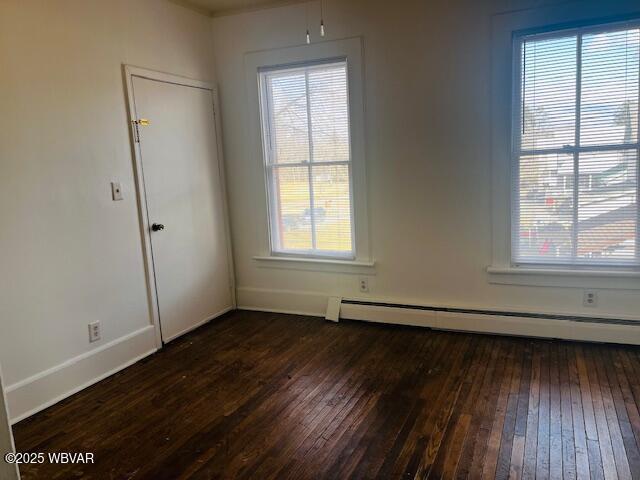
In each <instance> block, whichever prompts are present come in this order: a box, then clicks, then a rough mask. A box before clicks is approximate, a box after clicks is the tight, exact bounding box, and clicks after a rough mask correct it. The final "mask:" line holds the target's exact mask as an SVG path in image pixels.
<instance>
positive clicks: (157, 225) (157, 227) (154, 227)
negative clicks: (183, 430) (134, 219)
mask: <svg viewBox="0 0 640 480" xmlns="http://www.w3.org/2000/svg"><path fill="white" fill-rule="evenodd" d="M151 230H153V231H154V232H158V231H160V230H164V225H162V224H161V223H154V224H153V225H151Z"/></svg>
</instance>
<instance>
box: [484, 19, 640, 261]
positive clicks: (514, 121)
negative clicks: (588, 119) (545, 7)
mask: <svg viewBox="0 0 640 480" xmlns="http://www.w3.org/2000/svg"><path fill="white" fill-rule="evenodd" d="M624 27H629V28H640V18H632V19H624V20H615V21H611V20H605V21H600V22H598V21H595V22H592V23H589V24H587V25H583V26H575V25H574V26H569V27H564V28H563V27H561V26H559V27H555V28H553V29H550V28H549V27H547V28H545V29H543V30H542V31H535V30H533V31H532V30H528V31H516V32H514V33H513V43H512V49H513V50H512V71H513V77H512V107H511V110H512V115H511V172H512V176H511V199H510V202H509V204H510V210H511V215H510V220H511V245H510V263H511V267H512V268H525V269H536V268H544V269H553V268H557V269H558V270H560V271H563V270H572V269H573V270H575V271H577V272H580V274H582V272H583V271H584V269H585V268H586V269H593V270H597V271H606V270H609V271H615V270H621V271H625V270H631V271H634V270H638V269H640V264H638V261H639V259H640V213H638V214H637V216H638V218H636V238H635V252H636V255H635V258H634V261H633V262H624V261H615V260H614V261H607V260H602V261H593V260H592V261H587V260H582V261H581V259H580V258H578V257H577V256H576V252H575V250H576V248H577V243H578V237H577V235H578V232H577V230H576V229H575V225H576V223H577V218H576V217H577V215H578V208H577V205H578V204H579V186H578V185H579V183H578V182H576V180H578V175H579V154H580V153H591V152H598V151H607V152H610V151H622V150H628V151H633V150H635V151H636V159H637V160H636V161H637V165H636V177H637V178H636V206H637V211H638V212H640V207H638V199H639V198H640V177H639V175H640V122H638V127H637V129H638V131H637V132H636V134H637V141H636V142H635V143H628V144H624V143H618V144H598V145H589V146H582V145H580V126H581V113H582V110H581V86H582V38H583V37H584V35H585V34H589V33H595V32H597V33H602V32H614V31H618V30H621V29H624ZM572 36H576V42H577V43H576V51H577V58H576V92H575V95H576V103H575V109H576V111H575V116H576V118H575V137H574V142H573V145H564V146H563V147H561V148H546V149H533V150H523V149H522V145H521V140H522V135H521V133H520V132H521V129H522V82H521V75H522V71H521V61H520V59H521V58H522V46H523V44H524V42H525V41H526V40H527V39H529V38H532V37H533V38H536V39H540V38H542V39H553V38H564V37H572ZM639 97H640V96H639ZM639 105H640V101H639ZM638 108H639V115H638V118H640V106H639V107H638ZM537 154H567V155H571V156H573V164H574V188H573V225H574V228H573V229H572V232H571V238H572V245H573V250H574V252H573V254H572V258H571V259H570V260H559V261H557V262H554V261H551V259H549V261H547V262H545V261H535V260H534V259H531V260H530V261H527V260H526V259H518V258H517V256H518V252H517V248H518V245H519V241H518V232H517V231H516V229H515V228H513V226H514V225H518V217H519V207H520V202H519V189H518V187H519V180H520V179H519V168H520V158H521V157H522V156H526V155H537ZM493 270H494V271H497V269H495V268H494V269H493ZM536 273H537V272H536Z"/></svg>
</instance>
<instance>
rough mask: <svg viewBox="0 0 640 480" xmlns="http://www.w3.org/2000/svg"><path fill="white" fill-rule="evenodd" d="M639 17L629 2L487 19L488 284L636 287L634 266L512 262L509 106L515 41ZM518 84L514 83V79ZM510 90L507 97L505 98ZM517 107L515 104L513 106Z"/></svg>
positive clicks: (639, 275) (588, 2) (639, 281)
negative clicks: (489, 80) (488, 126)
mask: <svg viewBox="0 0 640 480" xmlns="http://www.w3.org/2000/svg"><path fill="white" fill-rule="evenodd" d="M636 19H640V6H639V5H638V4H637V2H636V1H634V0H621V1H620V2H616V3H615V4H611V3H609V2H600V1H598V0H584V1H582V2H574V3H568V4H563V5H551V6H546V7H540V8H534V9H528V10H521V11H516V12H505V13H500V14H497V15H494V16H493V17H492V32H491V33H492V35H491V41H492V46H491V49H492V52H491V53H492V55H491V56H492V62H491V214H492V215H491V217H492V218H491V263H490V265H489V266H488V267H487V273H488V280H489V282H490V283H495V284H505V285H532V286H550V287H569V288H576V287H577V288H610V289H640V270H639V269H638V268H636V267H627V266H625V267H617V266H614V267H612V266H609V265H607V266H602V267H600V266H597V265H576V264H570V265H567V264H560V265H555V264H553V265H539V264H536V265H532V264H526V265H524V264H515V263H514V262H513V261H512V258H513V255H512V228H511V225H512V222H513V217H512V214H513V208H512V201H513V198H514V197H513V191H512V190H513V188H512V186H513V185H514V183H513V178H514V174H515V173H516V171H515V169H514V168H513V163H514V162H513V151H514V148H513V146H514V139H513V135H514V130H513V125H514V118H513V117H514V111H516V110H517V109H515V108H514V102H517V101H518V99H517V97H518V93H517V91H518V90H519V88H517V85H518V84H515V85H514V70H515V69H519V62H520V59H519V57H515V56H514V43H515V40H516V38H517V37H519V36H523V35H527V34H535V33H543V32H545V31H546V32H552V31H557V30H562V29H564V30H565V32H566V30H567V29H570V28H582V27H586V26H590V25H602V24H605V23H613V22H622V21H633V20H636ZM518 83H519V79H518ZM505 92H511V94H505ZM515 105H517V103H515Z"/></svg>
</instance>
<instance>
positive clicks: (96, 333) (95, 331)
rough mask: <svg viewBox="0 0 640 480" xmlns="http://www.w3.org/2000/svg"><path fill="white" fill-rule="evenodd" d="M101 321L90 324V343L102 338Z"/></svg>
mask: <svg viewBox="0 0 640 480" xmlns="http://www.w3.org/2000/svg"><path fill="white" fill-rule="evenodd" d="M100 335H101V332H100V321H97V322H93V323H90V324H89V343H93V342H97V341H98V340H100Z"/></svg>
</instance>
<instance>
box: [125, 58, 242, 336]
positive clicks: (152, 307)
mask: <svg viewBox="0 0 640 480" xmlns="http://www.w3.org/2000/svg"><path fill="white" fill-rule="evenodd" d="M122 71H123V76H124V83H125V94H126V99H127V102H126V103H127V118H128V123H129V137H130V142H131V151H132V158H133V171H134V184H135V187H136V202H137V205H138V219H139V223H140V235H141V239H142V253H143V257H144V268H145V278H146V282H147V300H148V305H149V312H150V314H151V323H152V325H153V326H154V328H155V337H156V346H157V348H162V346H163V341H162V332H161V326H160V307H159V304H158V296H157V292H156V282H155V267H154V264H153V254H152V249H151V227H150V222H149V214H148V209H147V195H146V189H145V184H144V170H143V165H142V150H141V143H140V142H137V141H136V127H135V124H134V121H135V120H137V119H136V115H135V113H136V109H135V95H134V90H133V79H134V77H140V78H145V79H148V80H155V81H159V82H164V83H170V84H174V85H179V86H184V87H194V88H200V89H203V90H209V91H210V92H211V97H212V99H213V104H212V105H211V108H212V111H213V117H214V129H215V131H214V134H215V138H216V149H217V156H218V159H217V164H218V165H217V167H218V172H219V175H220V185H221V188H222V192H221V194H222V209H223V210H224V213H223V215H224V223H225V225H224V229H225V237H226V241H227V261H228V265H229V288H230V290H231V292H230V293H231V307H232V309H235V308H236V306H237V303H236V288H235V269H234V265H233V251H232V247H231V222H230V219H229V208H228V197H227V188H226V177H225V169H224V156H223V149H222V129H221V122H220V101H219V97H218V89H217V87H216V86H215V85H214V84H213V83H210V82H204V81H201V80H194V79H191V78H187V77H181V76H179V75H173V74H171V73H166V72H158V71H155V70H149V69H146V68H142V67H136V66H133V65H127V64H123V65H122Z"/></svg>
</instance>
